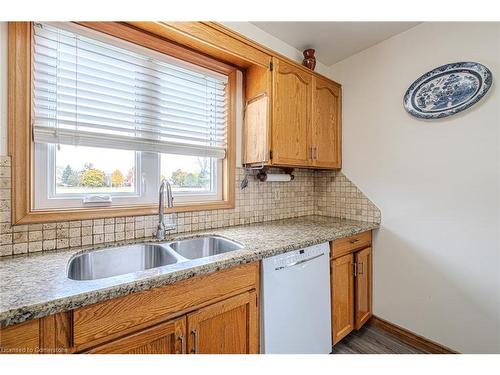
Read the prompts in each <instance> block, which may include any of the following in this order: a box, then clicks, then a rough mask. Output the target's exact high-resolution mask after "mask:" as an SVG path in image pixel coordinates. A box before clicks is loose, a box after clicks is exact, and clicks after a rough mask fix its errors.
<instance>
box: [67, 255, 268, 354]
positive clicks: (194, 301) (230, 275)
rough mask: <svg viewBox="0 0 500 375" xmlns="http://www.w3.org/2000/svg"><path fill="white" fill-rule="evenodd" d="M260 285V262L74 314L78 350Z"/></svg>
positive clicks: (98, 305)
mask: <svg viewBox="0 0 500 375" xmlns="http://www.w3.org/2000/svg"><path fill="white" fill-rule="evenodd" d="M258 284H259V263H258V262H254V263H250V264H245V265H242V266H238V267H234V268H229V269H226V270H222V271H218V272H214V273H210V274H206V275H201V276H196V277H193V278H190V279H186V280H183V281H179V282H177V283H175V284H172V285H166V286H163V287H158V288H153V289H151V290H148V291H144V292H138V293H132V294H130V295H128V296H124V297H119V298H115V299H112V300H109V301H105V302H101V303H96V304H94V305H89V306H86V307H82V308H79V309H76V310H74V311H73V340H74V345H75V347H76V348H77V351H80V350H82V349H85V348H87V347H89V346H90V345H92V346H94V345H97V344H99V343H102V342H106V341H109V340H111V339H114V338H116V337H119V336H123V335H124V334H128V333H131V332H134V331H137V330H138V329H142V328H147V327H149V326H152V325H153V324H157V323H160V322H162V321H166V320H168V319H171V318H172V317H175V316H179V315H181V314H184V313H186V312H189V311H192V310H194V309H195V308H198V307H202V306H204V305H206V304H207V303H212V302H215V301H217V300H219V299H221V298H223V297H226V296H228V295H233V294H235V293H241V292H242V291H244V290H250V289H256V288H258Z"/></svg>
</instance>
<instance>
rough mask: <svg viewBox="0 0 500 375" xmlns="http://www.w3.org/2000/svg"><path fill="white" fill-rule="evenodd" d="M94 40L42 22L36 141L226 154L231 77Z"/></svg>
mask: <svg viewBox="0 0 500 375" xmlns="http://www.w3.org/2000/svg"><path fill="white" fill-rule="evenodd" d="M82 34H83V35H82ZM102 35H103V34H102ZM90 36H91V37H89V36H88V34H87V32H83V31H82V29H81V28H79V27H78V26H70V27H69V28H68V26H64V28H62V27H59V26H58V25H53V24H40V23H35V24H34V69H33V104H34V116H33V137H34V141H35V142H40V143H56V144H70V145H82V146H92V147H106V148H116V149H127V150H136V151H152V152H162V153H170V154H182V155H192V156H205V157H214V158H224V157H225V151H226V107H227V106H226V96H227V95H226V85H227V76H224V75H221V74H219V73H216V72H211V71H207V70H206V69H204V68H201V67H197V66H194V65H192V64H188V63H186V62H183V61H181V60H177V59H174V58H172V57H167V56H164V55H161V54H159V53H157V52H155V51H150V50H148V49H146V48H142V47H138V46H135V45H132V44H129V43H127V42H124V41H122V40H119V39H116V38H112V37H108V36H99V37H97V36H96V37H95V38H94V37H92V36H93V35H92V34H90ZM103 38H104V39H103Z"/></svg>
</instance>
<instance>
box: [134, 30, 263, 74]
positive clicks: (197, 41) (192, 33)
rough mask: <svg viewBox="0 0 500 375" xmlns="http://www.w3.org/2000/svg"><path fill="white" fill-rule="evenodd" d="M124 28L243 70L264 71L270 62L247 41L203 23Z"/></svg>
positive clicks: (260, 50)
mask: <svg viewBox="0 0 500 375" xmlns="http://www.w3.org/2000/svg"><path fill="white" fill-rule="evenodd" d="M128 24H130V25H133V26H135V27H137V28H140V29H142V30H148V31H150V32H152V33H154V34H156V35H161V36H162V37H164V38H166V39H168V40H171V41H173V42H175V43H178V44H180V45H183V46H187V47H189V48H192V49H194V50H196V51H199V52H202V53H204V54H207V55H209V56H211V57H213V58H216V59H219V60H222V61H227V62H230V63H231V64H233V65H235V66H238V67H240V68H243V69H246V68H249V67H250V66H252V65H258V66H262V67H268V66H269V62H270V61H271V54H269V53H268V52H264V51H262V49H259V48H255V47H254V45H253V44H252V42H251V41H250V40H249V39H246V38H243V39H242V38H235V37H234V35H235V34H231V33H230V32H227V31H224V30H220V29H217V28H215V27H213V26H212V25H211V24H210V23H207V22H128Z"/></svg>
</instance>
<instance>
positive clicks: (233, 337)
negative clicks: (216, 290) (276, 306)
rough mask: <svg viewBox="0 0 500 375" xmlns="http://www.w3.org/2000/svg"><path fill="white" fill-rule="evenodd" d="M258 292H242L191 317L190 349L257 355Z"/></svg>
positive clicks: (203, 351) (189, 317)
mask: <svg viewBox="0 0 500 375" xmlns="http://www.w3.org/2000/svg"><path fill="white" fill-rule="evenodd" d="M258 316H259V311H258V305H257V294H256V292H255V291H252V292H248V293H244V294H240V295H238V296H235V297H232V298H229V299H227V300H225V301H222V302H219V303H216V304H214V305H211V306H208V307H205V308H202V309H200V310H198V311H195V312H194V313H192V314H189V315H188V316H187V325H188V333H189V338H188V352H189V353H193V354H256V353H258V352H259V335H258V333H259V327H258Z"/></svg>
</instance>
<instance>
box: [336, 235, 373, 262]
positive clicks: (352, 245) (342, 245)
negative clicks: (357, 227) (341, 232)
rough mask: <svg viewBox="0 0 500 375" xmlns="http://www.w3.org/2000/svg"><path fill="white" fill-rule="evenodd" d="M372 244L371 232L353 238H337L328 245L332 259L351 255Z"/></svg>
mask: <svg viewBox="0 0 500 375" xmlns="http://www.w3.org/2000/svg"><path fill="white" fill-rule="evenodd" d="M371 244H372V232H371V230H369V231H367V232H363V233H359V234H355V235H353V236H349V237H345V238H339V239H338V240H335V241H333V242H331V243H330V246H331V254H332V258H338V257H341V256H342V255H345V254H349V253H352V252H354V251H356V250H360V249H364V248H365V247H368V246H371Z"/></svg>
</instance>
